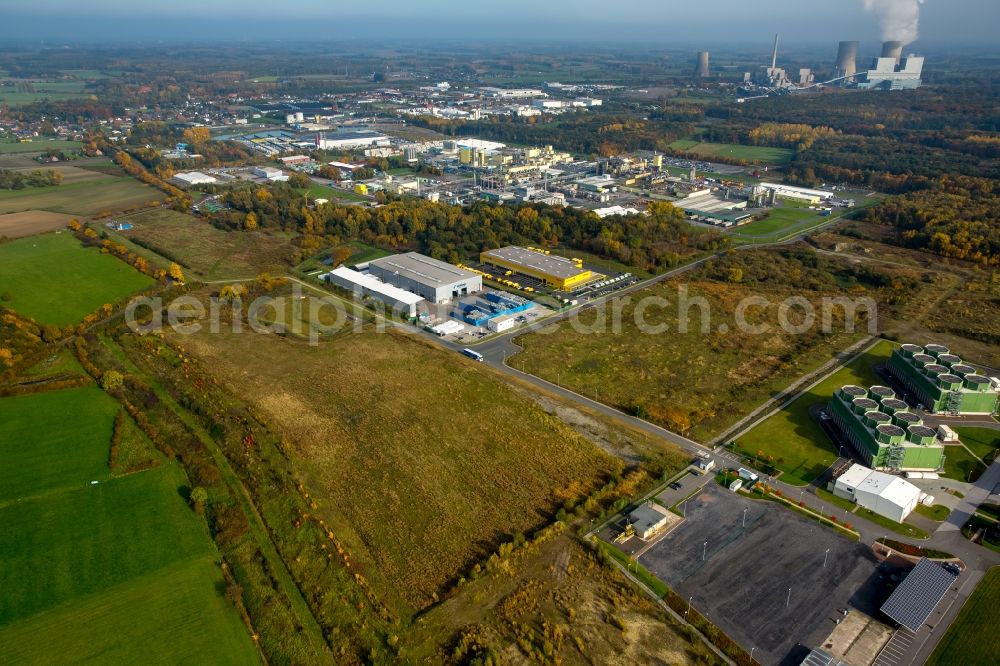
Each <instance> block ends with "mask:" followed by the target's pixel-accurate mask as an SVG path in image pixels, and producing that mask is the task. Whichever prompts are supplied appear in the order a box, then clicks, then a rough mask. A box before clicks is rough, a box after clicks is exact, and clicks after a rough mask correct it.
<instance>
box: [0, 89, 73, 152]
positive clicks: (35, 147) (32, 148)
mask: <svg viewBox="0 0 1000 666" xmlns="http://www.w3.org/2000/svg"><path fill="white" fill-rule="evenodd" d="M13 95H18V97H14V96H13ZM35 97H39V98H45V99H51V98H52V96H51V95H46V94H37V93H0V101H6V102H7V103H15V104H17V103H21V102H30V101H33V100H34V99H35ZM82 145H83V144H82V143H80V142H79V141H64V140H62V139H33V140H31V141H27V142H24V143H22V142H20V141H0V155H4V154H6V155H13V154H17V153H44V152H45V151H47V150H73V149H75V148H79V147H80V146H82Z"/></svg>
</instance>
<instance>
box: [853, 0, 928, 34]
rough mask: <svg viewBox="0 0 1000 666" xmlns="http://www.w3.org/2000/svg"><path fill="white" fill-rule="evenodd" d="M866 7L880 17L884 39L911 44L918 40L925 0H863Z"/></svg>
mask: <svg viewBox="0 0 1000 666" xmlns="http://www.w3.org/2000/svg"><path fill="white" fill-rule="evenodd" d="M861 1H862V3H863V4H864V6H865V9H866V10H868V11H870V12H872V13H873V14H875V15H876V16H878V17H879V23H881V25H882V40H883V41H889V40H894V41H900V42H903V44H909V43H910V42H914V41H916V40H917V26H918V24H919V23H920V5H922V4H924V0H861Z"/></svg>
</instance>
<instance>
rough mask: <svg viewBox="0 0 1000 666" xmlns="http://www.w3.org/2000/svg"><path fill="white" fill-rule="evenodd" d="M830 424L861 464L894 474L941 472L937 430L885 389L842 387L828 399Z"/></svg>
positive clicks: (942, 453)
mask: <svg viewBox="0 0 1000 666" xmlns="http://www.w3.org/2000/svg"><path fill="white" fill-rule="evenodd" d="M827 411H828V412H829V413H830V416H831V418H832V419H833V422H834V423H836V424H837V427H839V428H840V431H841V432H842V433H843V435H844V438H845V439H846V440H847V441H848V442H850V444H851V447H852V448H853V449H854V450H855V451H856V452H857V454H858V455H859V456H860V457H861V459H862V460H864V461H865V464H866V465H868V466H869V467H871V468H872V469H880V470H891V471H894V472H936V471H939V470H941V469H944V443H943V442H941V441H940V440H938V438H937V431H935V430H934V428H931V427H929V426H926V425H924V423H923V419H921V418H920V416H919V415H917V414H914V413H913V412H911V411H909V407H908V406H907V404H906V403H905V402H904V401H902V400H900V399H899V398H897V397H896V394H895V393H894V392H893V390H892V389H891V388H889V387H887V386H872V387H871V388H870V389H864V388H861V387H860V386H851V385H848V386H843V387H841V388H839V389H837V390H836V391H835V392H834V394H833V399H832V400H830V404H829V409H828V410H827Z"/></svg>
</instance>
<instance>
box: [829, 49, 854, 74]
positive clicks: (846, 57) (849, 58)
mask: <svg viewBox="0 0 1000 666" xmlns="http://www.w3.org/2000/svg"><path fill="white" fill-rule="evenodd" d="M857 63H858V43H857V42H841V43H840V46H839V47H838V48H837V64H836V65H835V66H834V72H835V73H834V76H853V75H854V73H855V72H857V71H858V65H857Z"/></svg>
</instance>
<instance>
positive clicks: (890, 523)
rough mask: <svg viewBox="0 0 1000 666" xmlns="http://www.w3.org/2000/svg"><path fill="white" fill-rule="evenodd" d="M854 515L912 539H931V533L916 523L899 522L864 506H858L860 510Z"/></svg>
mask: <svg viewBox="0 0 1000 666" xmlns="http://www.w3.org/2000/svg"><path fill="white" fill-rule="evenodd" d="M854 515H856V516H858V517H859V518H864V519H865V520H867V521H868V522H870V523H875V524H876V525H878V526H879V527H883V528H885V529H887V530H889V531H890V532H895V533H896V534H902V535H903V536H906V537H910V538H911V539H929V538H930V536H931V535H930V534H928V533H927V532H925V531H924V530H922V529H920V528H919V527H917V526H916V525H910V524H909V523H905V522H904V523H897V522H896V521H895V520H892V519H890V518H886V517H885V516H880V515H879V514H877V513H875V512H874V511H871V510H869V509H865V508H863V507H860V506H859V507H858V510H857V511H855V512H854Z"/></svg>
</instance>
